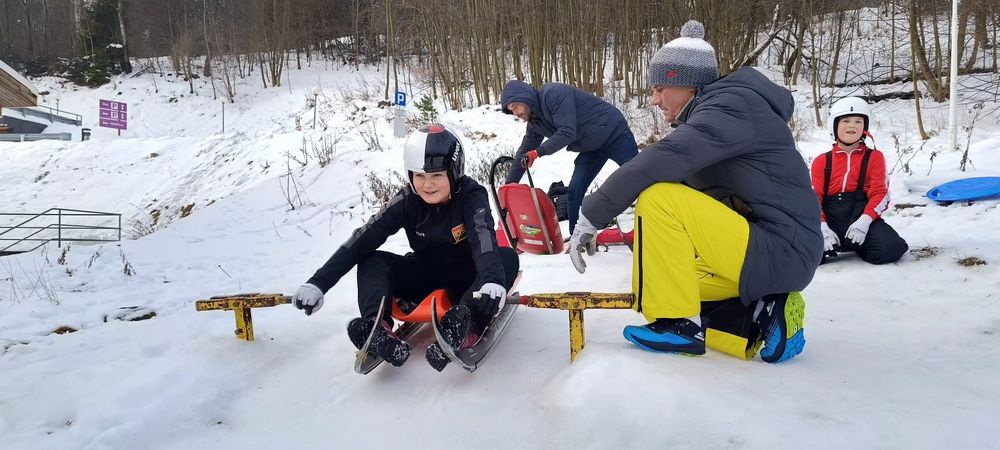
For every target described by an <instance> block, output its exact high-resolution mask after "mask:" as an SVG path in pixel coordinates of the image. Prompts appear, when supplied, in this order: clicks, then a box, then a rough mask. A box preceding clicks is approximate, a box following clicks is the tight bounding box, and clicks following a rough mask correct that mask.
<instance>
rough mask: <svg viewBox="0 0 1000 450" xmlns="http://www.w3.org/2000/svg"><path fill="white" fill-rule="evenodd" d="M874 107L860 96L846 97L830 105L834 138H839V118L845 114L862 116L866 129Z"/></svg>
mask: <svg viewBox="0 0 1000 450" xmlns="http://www.w3.org/2000/svg"><path fill="white" fill-rule="evenodd" d="M871 115H872V109H871V107H870V106H868V102H866V101H865V100H864V99H862V98H859V97H844V98H842V99H840V100H837V101H836V102H835V103H834V104H833V106H831V107H830V122H829V123H830V130H831V135H832V136H833V139H834V140H836V139H837V120H838V119H840V118H841V117H844V116H861V117H862V118H863V119H864V121H865V131H868V125H869V123H870V122H871Z"/></svg>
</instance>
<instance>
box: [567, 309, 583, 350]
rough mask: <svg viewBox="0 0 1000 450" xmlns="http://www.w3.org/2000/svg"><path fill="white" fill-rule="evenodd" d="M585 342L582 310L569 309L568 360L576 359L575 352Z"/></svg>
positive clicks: (581, 348)
mask: <svg viewBox="0 0 1000 450" xmlns="http://www.w3.org/2000/svg"><path fill="white" fill-rule="evenodd" d="M586 343H587V340H586V338H585V337H584V334H583V310H580V309H571V310H570V311H569V362H573V361H576V355H577V353H580V351H581V350H583V346H584V345H585V344H586Z"/></svg>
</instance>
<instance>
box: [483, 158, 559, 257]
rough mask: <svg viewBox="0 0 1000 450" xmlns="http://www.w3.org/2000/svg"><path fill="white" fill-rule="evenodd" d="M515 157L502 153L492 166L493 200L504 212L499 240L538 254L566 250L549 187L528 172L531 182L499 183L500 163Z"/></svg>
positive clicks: (499, 229) (498, 225)
mask: <svg viewBox="0 0 1000 450" xmlns="http://www.w3.org/2000/svg"><path fill="white" fill-rule="evenodd" d="M508 161H511V162H512V164H517V161H514V158H511V157H510V156H501V157H499V158H497V160H496V161H494V162H493V165H492V167H491V168H490V188H491V192H490V193H491V194H493V201H494V202H495V203H496V205H497V211H499V213H500V222H499V223H497V243H498V244H499V245H500V246H501V247H512V248H515V249H516V250H518V252H527V253H532V254H536V255H554V254H559V253H562V252H563V238H562V231H561V230H560V229H559V219H557V216H556V207H555V205H553V204H552V199H550V198H549V196H548V195H547V194H546V193H545V191H543V190H541V189H539V188H536V187H535V183H534V181H532V179H531V171H528V170H526V171H525V172H527V174H528V184H527V185H525V184H517V183H511V184H505V185H503V186H500V188H499V189H497V187H496V178H495V177H496V169H497V166H499V165H500V164H503V163H505V162H508Z"/></svg>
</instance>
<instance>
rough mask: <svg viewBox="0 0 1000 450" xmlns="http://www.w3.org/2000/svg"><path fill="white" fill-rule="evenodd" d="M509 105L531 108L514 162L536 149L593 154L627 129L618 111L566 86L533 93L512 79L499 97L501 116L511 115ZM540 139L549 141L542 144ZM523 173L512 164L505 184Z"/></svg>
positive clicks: (556, 85) (540, 153)
mask: <svg viewBox="0 0 1000 450" xmlns="http://www.w3.org/2000/svg"><path fill="white" fill-rule="evenodd" d="M511 102H520V103H524V104H526V105H528V108H530V109H531V120H530V121H529V122H528V126H527V129H526V130H525V133H524V139H522V140H521V146H520V147H518V149H517V154H516V155H515V156H514V157H515V160H517V161H520V160H521V157H523V156H524V154H525V153H527V152H528V151H529V150H537V151H538V156H545V155H551V154H553V153H555V152H557V151H559V150H562V148H563V147H566V148H568V149H569V150H570V151H573V152H592V151H594V150H597V149H600V148H602V147H604V146H605V145H606V144H609V143H611V142H612V141H613V140H614V138H616V137H617V136H618V135H619V134H621V133H623V132H625V131H626V130H628V122H626V121H625V116H623V115H622V113H621V111H619V110H618V108H615V107H614V106H612V105H611V104H610V103H608V102H606V101H604V100H602V99H601V98H599V97H596V96H594V95H592V94H588V93H586V92H584V91H582V90H580V89H577V88H575V87H572V86H570V85H567V84H562V83H548V84H544V85H542V87H541V88H540V89H537V90H536V89H535V88H533V87H531V85H529V84H528V83H525V82H523V81H517V80H511V81H508V82H507V85H506V86H504V88H503V92H502V93H501V94H500V104H501V105H502V106H501V108H502V109H503V112H504V113H507V114H511V112H510V111H509V110H508V109H507V105H508V104H509V103H511ZM542 138H548V139H547V140H545V142H544V143H543V142H542ZM523 174H524V169H522V168H521V167H520V164H514V165H513V167H512V168H511V171H510V173H509V174H508V176H507V182H508V183H516V182H517V181H518V180H520V179H521V175H523Z"/></svg>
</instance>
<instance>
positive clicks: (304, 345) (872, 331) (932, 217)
mask: <svg viewBox="0 0 1000 450" xmlns="http://www.w3.org/2000/svg"><path fill="white" fill-rule="evenodd" d="M380 77H381V78H382V79H384V75H379V74H378V73H377V72H376V71H375V70H374V69H372V68H367V69H362V70H361V71H360V72H358V71H355V70H354V69H353V68H344V67H337V66H332V65H329V66H327V65H323V64H319V63H316V64H315V65H314V67H311V68H304V69H303V70H291V71H290V73H289V83H290V85H291V88H289V87H288V86H283V87H281V88H272V89H261V88H260V87H259V85H256V84H254V83H255V80H254V79H253V78H251V79H249V80H247V81H246V82H245V84H244V85H242V86H241V90H240V95H239V98H238V99H237V102H236V104H228V105H226V113H225V114H226V131H225V133H222V132H221V131H222V130H221V128H222V120H221V119H222V118H221V114H222V111H221V109H222V105H221V103H219V102H218V101H216V100H212V96H211V89H210V87H208V85H207V84H206V82H204V81H199V83H201V84H200V85H198V86H197V87H196V89H197V90H198V92H199V95H197V96H192V95H189V94H187V92H188V85H187V83H186V82H182V81H180V80H170V77H163V78H160V77H156V78H155V84H154V75H150V74H146V75H142V76H139V77H135V78H123V79H116V80H115V83H114V84H112V85H108V86H105V87H102V88H99V89H94V90H91V89H83V88H77V87H71V85H61V84H60V83H59V82H58V80H55V79H41V80H34V81H35V83H36V84H37V85H39V87H40V88H42V89H44V90H49V91H51V92H53V94H50V95H55V96H58V97H59V99H60V103H61V107H62V108H63V109H66V110H70V111H74V112H77V113H82V114H84V115H85V117H86V119H85V120H86V121H88V122H96V120H97V119H96V117H97V115H96V109H97V100H98V99H100V98H106V99H112V100H119V101H127V102H129V108H130V112H131V113H132V116H131V117H130V125H129V126H130V130H129V131H128V132H126V133H125V134H124V136H122V137H121V138H118V137H116V136H115V132H114V131H113V130H107V129H100V128H97V127H96V126H95V127H93V128H94V130H95V133H94V136H93V139H92V140H91V141H89V142H83V143H79V142H76V143H65V142H38V143H27V144H4V143H0V153H2V154H3V161H4V163H3V164H2V165H0V186H3V190H4V195H3V196H0V211H3V212H41V211H42V210H45V209H47V208H50V207H55V206H58V207H64V208H77V209H86V210H97V211H109V212H121V213H123V214H124V215H125V219H124V220H125V222H126V223H128V222H129V219H131V225H129V224H126V225H125V228H126V229H127V230H126V234H129V232H130V231H137V230H139V229H141V228H143V227H153V228H156V230H157V231H156V232H154V233H152V234H148V235H145V236H144V237H141V238H139V239H132V240H124V241H122V242H121V243H108V244H103V245H75V244H74V245H71V246H69V249H68V250H66V251H65V254H63V249H59V248H56V247H54V246H49V247H48V248H45V249H43V250H40V251H36V252H33V253H28V254H22V255H17V256H9V257H3V258H0V435H2V436H4V439H3V441H2V443H0V448H3V449H18V450H22V449H23V450H27V449H135V448H143V449H191V448H217V449H227V448H234V449H235V448H241V449H242V448H253V449H272V448H302V449H305V448H353V447H356V446H365V447H374V448H389V447H399V446H415V447H418V448H596V449H603V448H654V447H655V448H730V447H731V448H887V449H889V448H941V447H948V448H989V447H995V445H996V444H995V442H994V441H995V439H994V437H993V436H992V433H991V432H990V431H989V430H991V429H992V428H993V427H994V426H995V425H994V424H995V423H997V421H998V420H1000V378H998V377H997V376H996V374H997V373H998V371H1000V269H998V268H1000V240H998V236H1000V208H998V201H997V200H991V201H981V202H975V203H973V204H971V205H969V204H952V205H950V206H939V205H935V204H932V202H929V201H928V200H927V199H926V198H924V197H923V193H924V192H926V190H927V189H928V188H930V187H932V186H934V185H936V184H939V183H940V182H944V181H947V180H951V179H955V178H960V177H966V176H985V175H1000V169H998V167H1000V153H998V150H997V149H998V148H1000V124H998V118H997V116H996V115H987V116H985V117H980V119H979V122H977V125H976V127H975V129H974V131H973V133H974V134H973V136H972V139H971V146H970V149H971V151H970V155H971V158H972V161H973V163H974V165H975V170H973V171H970V172H966V173H962V172H959V171H958V170H957V167H958V162H959V159H960V157H961V155H960V154H959V153H957V152H955V151H947V150H943V148H944V147H946V142H947V135H946V134H947V133H946V132H945V129H944V127H946V124H947V121H946V112H947V106H946V105H935V104H926V103H925V107H926V108H927V111H926V116H925V119H924V120H925V123H927V124H929V128H931V129H933V130H935V131H936V136H935V137H933V138H932V139H931V140H930V141H928V142H927V143H926V144H924V143H922V142H921V141H919V140H918V139H917V138H916V136H915V134H916V132H915V125H914V123H915V121H914V115H913V107H912V104H911V103H910V102H907V101H889V102H882V103H879V104H877V105H875V106H874V109H875V113H876V114H877V115H878V118H877V121H876V137H877V139H878V141H877V143H878V146H879V148H880V149H882V150H883V151H884V152H885V154H886V156H887V159H888V164H889V165H890V167H892V166H893V165H894V164H896V163H897V161H901V162H900V164H899V165H898V166H902V162H908V168H909V172H907V171H904V170H902V169H901V167H897V168H896V171H895V173H894V174H893V175H892V178H891V194H892V198H893V203H894V204H896V205H902V204H906V205H909V206H911V207H908V208H905V209H896V208H892V209H891V210H890V211H891V212H890V213H889V214H887V220H888V221H889V222H890V223H891V224H892V225H893V226H894V227H896V228H897V229H898V230H899V231H900V233H901V235H902V236H903V237H904V238H906V239H907V241H908V242H909V244H910V247H911V253H910V254H908V255H906V256H905V257H904V259H903V260H902V261H901V262H900V263H898V264H893V265H888V266H879V267H875V266H870V265H867V264H864V263H862V262H861V261H860V260H858V259H857V258H855V257H853V256H847V257H844V258H841V259H840V260H838V261H836V262H835V263H832V264H829V265H825V266H822V267H821V268H820V269H819V271H818V272H817V274H816V277H815V279H814V281H813V283H812V284H811V285H810V286H809V288H808V289H807V290H806V291H805V296H806V301H807V322H806V336H807V340H808V345H807V347H806V351H805V352H804V353H803V354H802V355H801V356H799V357H797V358H795V359H794V360H791V361H789V362H787V363H784V364H780V365H770V364H766V363H763V362H761V361H760V360H759V359H758V360H755V361H751V362H744V361H740V360H737V359H735V358H732V357H729V356H726V355H723V354H721V353H718V352H713V351H710V352H709V354H708V355H706V356H704V357H700V358H688V357H678V356H669V355H662V354H653V353H648V352H643V351H640V350H638V349H636V348H635V347H633V346H632V345H631V344H628V343H627V342H626V341H625V340H624V339H623V338H622V337H621V327H622V326H624V325H626V324H634V323H641V320H642V319H641V317H640V316H639V315H636V314H634V313H632V312H629V311H592V312H589V313H587V342H588V343H587V347H586V349H585V350H584V351H583V352H582V353H581V355H580V357H579V358H578V360H577V362H576V363H574V364H569V359H568V353H569V352H568V332H567V319H566V314H565V313H563V312H557V311H549V310H531V309H521V310H520V311H519V312H518V315H517V318H516V320H515V321H514V322H513V323H512V325H511V328H510V330H509V331H508V334H507V335H506V337H505V338H504V340H503V341H502V342H501V344H499V345H498V347H497V348H496V349H495V351H494V353H492V354H491V355H490V358H489V359H488V360H487V363H486V364H485V365H484V366H483V368H482V369H480V370H479V371H477V372H476V373H475V374H474V375H469V374H467V373H465V372H464V371H462V370H460V369H458V368H456V367H449V368H448V369H446V370H445V371H444V373H440V374H439V373H437V372H435V371H434V370H433V369H431V368H430V367H429V366H428V365H427V364H426V363H425V362H424V361H423V351H422V349H417V350H416V351H415V352H414V355H413V357H412V358H411V360H410V361H409V362H408V363H407V364H406V365H405V366H404V367H402V368H393V367H380V368H379V369H377V370H376V371H375V372H373V373H372V374H371V375H369V376H365V377H362V376H359V375H357V374H355V373H354V372H353V370H352V363H353V355H354V350H353V347H352V346H351V344H350V342H349V341H348V339H347V335H346V332H345V326H346V323H347V322H348V321H349V320H350V319H351V318H352V317H354V316H355V315H356V313H357V306H356V302H355V298H356V296H355V292H356V283H355V279H354V276H353V273H352V274H349V275H348V276H347V277H345V278H344V279H343V280H342V281H341V282H340V284H338V285H337V286H336V287H335V288H333V289H332V290H331V291H330V292H329V293H328V295H327V303H326V306H325V307H324V309H323V310H322V311H320V313H318V314H316V315H314V316H312V317H305V316H304V315H302V314H301V313H300V312H299V311H297V310H295V309H294V308H291V307H287V306H286V307H276V308H271V309H266V310H257V311H255V313H254V316H255V321H254V322H255V331H256V335H257V340H256V341H254V342H252V343H247V342H242V341H238V340H236V339H234V338H233V331H232V329H233V317H232V314H231V313H228V312H202V313H196V312H195V310H194V304H193V302H194V301H195V300H197V299H202V298H207V297H209V296H214V295H222V294H236V293H242V292H283V293H292V292H294V290H295V288H296V287H297V286H298V285H299V284H300V283H302V282H303V281H304V280H305V279H306V278H308V277H309V276H310V275H311V274H312V272H313V271H314V270H315V269H316V268H317V267H318V266H319V265H321V264H322V263H323V262H324V261H325V260H326V259H327V258H328V257H329V255H330V254H331V253H332V252H333V251H334V250H335V249H336V248H337V246H338V245H339V244H340V243H341V242H342V241H343V240H344V239H346V238H347V236H348V235H349V234H350V232H351V231H352V230H353V229H354V228H355V227H357V226H359V225H360V224H361V223H362V222H363V221H364V220H365V219H367V217H368V216H369V215H370V214H371V213H372V211H373V209H372V208H373V207H372V206H371V202H370V201H367V202H366V201H364V200H363V199H362V197H363V195H362V191H364V190H366V186H367V183H368V182H367V181H366V179H365V176H366V174H369V173H373V174H375V175H376V176H379V177H382V178H385V177H387V176H388V174H390V173H392V172H399V171H401V169H402V167H401V166H402V164H401V159H402V158H401V152H402V144H403V140H402V139H396V138H393V137H392V124H391V122H390V121H389V118H390V117H391V111H389V110H388V109H381V108H378V107H377V106H376V102H377V99H380V98H381V85H380V84H379V81H378V80H379V79H380ZM317 85H318V86H320V87H321V89H322V91H323V94H322V95H321V96H320V100H319V110H318V113H319V114H318V126H317V130H315V131H314V130H312V122H311V121H312V114H313V109H312V108H311V107H310V106H309V105H308V103H307V102H308V98H309V97H310V96H311V92H312V91H313V88H314V87H316V86H317ZM808 92H809V89H808V87H807V86H801V87H800V88H799V89H798V90H797V94H796V95H797V96H799V100H800V102H799V105H798V108H799V109H800V110H801V111H804V112H808V106H807V102H806V99H805V98H804V97H802V96H803V95H805V94H804V93H808ZM119 93H120V94H119ZM412 94H413V93H412V92H411V95H412ZM417 97H418V96H417ZM413 100H415V99H411V102H412V101H413ZM988 106H989V107H990V108H995V107H996V106H997V105H995V104H990V105H988ZM410 113H411V114H415V113H416V111H415V110H414V109H412V108H411V109H410ZM969 114H971V113H970V112H969V110H968V108H963V117H970V116H969ZM806 117H808V115H806ZM441 120H442V122H444V123H445V124H447V125H449V126H451V127H455V128H456V129H458V130H460V131H461V132H462V133H463V134H464V135H465V136H466V142H467V143H468V144H469V145H470V148H471V151H470V155H469V165H470V166H471V165H475V164H477V162H478V161H481V160H485V159H490V158H492V157H493V156H494V155H495V154H496V153H497V152H501V151H512V150H513V148H514V147H515V146H516V145H517V143H518V142H519V141H520V132H522V131H523V124H519V123H517V122H516V121H514V120H513V119H512V118H511V117H510V116H505V115H503V114H501V113H500V112H498V111H497V110H496V108H494V107H480V108H475V109H471V110H467V111H464V112H447V113H443V114H442V118H441ZM296 124H298V125H296ZM90 125H96V123H90ZM324 129H325V130H324ZM494 134H495V137H490V136H492V135H494ZM893 134H895V135H897V136H898V139H899V144H898V145H897V144H896V142H895V140H894V138H893V137H892V135H893ZM639 135H640V133H637V136H639ZM965 137H966V136H965V132H964V131H963V132H961V133H960V134H959V138H960V142H962V143H963V146H964V142H965ZM321 139H323V140H328V142H332V141H336V151H335V153H334V154H333V155H332V161H331V162H330V164H329V165H327V166H326V167H320V164H319V163H318V161H317V160H316V158H315V157H314V156H313V157H311V158H310V159H309V161H303V159H305V157H304V156H303V155H302V151H301V149H302V148H303V146H305V147H306V149H307V150H308V149H310V148H312V147H313V145H317V144H318V143H320V142H321ZM376 140H377V141H378V145H379V146H380V147H381V150H374V151H373V150H371V149H370V146H371V145H372V143H373V142H375V141H376ZM829 143H830V140H829V138H828V134H827V131H826V130H825V129H814V130H813V129H808V128H807V132H806V136H805V137H804V138H803V139H802V140H801V141H800V145H801V150H802V154H803V157H804V158H806V159H807V160H809V159H811V158H813V157H815V156H816V155H818V154H820V153H822V152H824V151H826V150H827V149H828V146H829ZM572 158H573V155H572V154H570V153H567V152H560V153H558V154H556V155H553V156H551V157H547V158H544V159H542V160H540V161H539V162H538V163H537V164H536V168H537V169H536V171H537V173H536V182H537V184H538V185H539V186H542V187H547V186H548V184H549V183H550V182H552V181H555V180H557V179H564V180H567V181H568V178H569V174H570V173H571V171H572ZM296 160H299V161H302V162H304V163H305V164H300V163H299V162H297V161H296ZM613 166H614V165H613V163H612V164H609V166H608V167H606V168H605V171H604V172H603V174H602V177H601V178H603V177H604V176H606V175H607V174H608V173H610V172H611V171H612V170H613ZM289 174H290V175H289ZM290 185H292V186H293V187H292V188H291V190H290V191H289V189H288V186H290ZM294 186H298V187H299V188H298V189H299V191H300V194H299V195H288V194H287V193H288V192H292V193H294V192H295V188H294ZM288 197H292V199H291V201H290V200H289V199H288ZM192 204H193V205H194V206H193V207H192V211H193V212H192V213H191V214H190V215H189V216H187V217H185V218H180V216H181V208H182V207H186V206H188V205H192ZM293 205H294V208H293V207H292V206H293ZM152 210H158V211H159V212H160V213H159V214H160V215H159V218H158V219H157V222H156V224H155V225H154V224H153V222H152V216H151V215H150V212H151V211H152ZM139 234H141V233H139ZM385 248H386V249H388V250H390V251H399V252H402V251H404V250H405V248H406V242H405V237H404V236H402V235H397V236H395V237H394V238H392V239H391V240H390V242H388V243H387V244H386V246H385ZM970 257H975V258H979V259H981V260H982V261H984V262H985V264H982V265H972V266H963V265H960V264H959V263H958V261H959V260H961V259H964V258H970ZM62 260H64V262H63V261H62ZM126 265H127V267H128V268H130V269H132V270H133V271H134V274H132V275H126V274H125V273H124V272H126ZM522 267H523V269H524V277H523V279H522V281H521V291H522V292H526V293H538V292H561V291H568V290H575V291H579V290H591V291H611V292H623V291H627V290H628V289H629V280H630V273H629V271H630V267H631V265H630V255H629V254H628V253H627V251H626V250H624V249H623V248H612V249H611V251H609V252H607V253H600V254H599V255H596V256H594V257H591V258H589V259H588V271H587V273H586V275H579V274H577V273H576V271H575V270H573V268H572V265H571V264H570V262H569V258H567V257H565V256H562V255H561V256H532V255H524V256H523V257H522ZM127 306H136V307H139V308H140V309H141V310H142V311H147V310H152V311H155V312H156V317H154V318H152V319H150V320H144V321H136V322H127V321H119V320H114V318H113V317H112V318H110V319H107V320H106V319H105V316H106V315H108V314H112V315H113V314H115V313H117V312H119V311H120V310H119V308H121V307H127ZM61 326H69V327H73V328H76V329H79V331H77V332H74V333H69V334H63V335H59V334H52V331H53V330H55V329H56V328H59V327H61Z"/></svg>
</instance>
